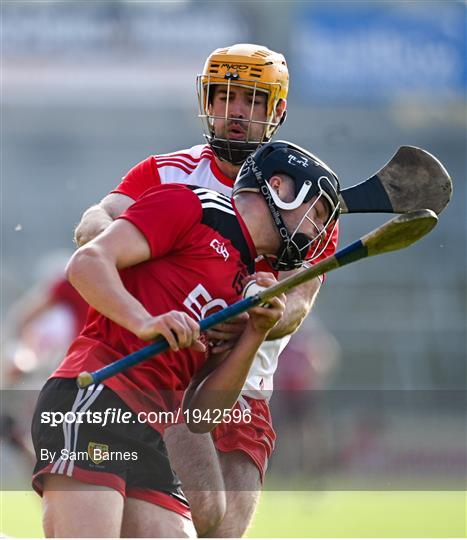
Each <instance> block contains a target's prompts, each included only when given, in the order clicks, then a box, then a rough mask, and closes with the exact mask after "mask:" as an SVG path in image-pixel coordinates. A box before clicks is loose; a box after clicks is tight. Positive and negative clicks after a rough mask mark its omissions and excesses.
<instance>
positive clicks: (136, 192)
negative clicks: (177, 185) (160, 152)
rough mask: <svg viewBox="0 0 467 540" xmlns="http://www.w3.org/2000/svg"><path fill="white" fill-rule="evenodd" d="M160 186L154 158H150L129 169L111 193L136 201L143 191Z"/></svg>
mask: <svg viewBox="0 0 467 540" xmlns="http://www.w3.org/2000/svg"><path fill="white" fill-rule="evenodd" d="M160 184H161V179H160V176H159V171H158V169H157V161H156V157H155V156H150V157H148V158H146V159H145V160H143V161H141V162H140V163H138V164H137V165H135V166H134V167H133V168H132V169H130V170H129V171H128V172H127V173H126V175H125V176H124V177H123V178H122V181H121V182H120V184H118V186H117V187H116V188H115V189H114V190H112V191H111V193H122V194H123V195H127V196H128V197H131V198H132V199H134V200H135V201H136V200H137V199H139V198H140V197H141V195H142V194H143V193H144V192H145V191H147V190H148V189H150V188H153V187H155V186H159V185H160Z"/></svg>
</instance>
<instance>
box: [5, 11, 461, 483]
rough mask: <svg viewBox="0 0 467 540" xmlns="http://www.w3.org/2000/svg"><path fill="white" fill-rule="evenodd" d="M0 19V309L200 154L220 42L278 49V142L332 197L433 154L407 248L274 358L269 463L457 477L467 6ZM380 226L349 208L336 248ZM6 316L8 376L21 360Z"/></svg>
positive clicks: (289, 471)
mask: <svg viewBox="0 0 467 540" xmlns="http://www.w3.org/2000/svg"><path fill="white" fill-rule="evenodd" d="M1 8H2V40H3V41H2V45H3V51H2V72H3V81H2V96H1V99H2V103H1V107H2V130H3V141H2V173H1V180H2V280H3V282H2V311H3V314H4V315H6V314H8V312H9V311H10V310H11V309H12V306H13V305H14V304H15V302H17V301H18V299H19V298H21V297H22V296H23V295H24V294H25V293H26V292H27V291H29V290H30V289H31V288H34V287H35V286H36V285H37V283H38V282H39V281H40V279H39V277H38V267H39V266H40V261H41V260H43V258H44V257H46V256H47V255H48V254H49V253H51V252H54V251H56V250H63V249H65V250H68V251H70V252H71V251H72V250H73V249H74V246H73V242H72V237H73V228H74V226H75V225H76V224H77V223H78V221H79V219H80V216H81V214H82V212H83V211H84V210H85V209H86V208H87V207H88V206H89V205H91V204H93V203H95V202H97V201H98V200H99V199H100V198H102V197H103V196H104V195H105V194H107V193H108V192H109V191H110V190H111V189H112V188H113V187H114V186H115V185H116V184H117V183H118V182H119V181H120V178H121V177H122V175H124V174H125V173H126V172H127V170H128V169H129V168H130V167H131V166H133V165H134V164H136V163H137V162H139V161H140V160H142V159H144V158H145V157H147V156H148V155H149V154H151V153H163V152H169V151H172V150H175V149H179V148H184V147H189V146H192V145H194V144H200V143H202V142H203V140H202V136H201V130H200V127H201V125H200V123H199V120H198V119H197V118H196V115H197V103H196V95H195V84H194V81H195V76H196V74H197V73H199V72H200V71H201V70H202V67H203V63H204V60H205V57H206V55H207V54H208V53H209V52H210V51H211V50H213V49H215V48H217V47H220V46H224V45H228V44H231V43H234V42H257V43H262V44H265V45H267V46H269V47H270V48H272V49H276V50H280V51H282V52H284V53H285V55H286V57H287V59H288V63H289V67H290V72H291V87H290V96H289V98H290V99H289V109H288V110H289V114H288V119H287V122H286V123H285V125H284V126H283V128H282V129H281V131H280V138H282V139H290V140H292V141H294V142H296V143H298V144H300V145H302V146H304V147H306V148H309V149H310V150H311V151H313V152H314V153H315V154H316V155H318V156H319V157H320V158H321V159H323V160H324V161H326V162H327V163H328V164H329V165H330V166H332V168H333V169H334V170H335V171H336V172H337V173H338V175H339V177H340V180H341V184H342V186H344V187H348V186H350V185H352V184H355V183H357V182H360V181H362V180H364V179H366V178H368V177H370V176H371V175H372V174H373V173H374V172H375V171H377V170H378V169H379V168H381V166H382V165H383V164H384V163H385V162H387V161H388V160H389V159H390V157H391V156H392V155H393V153H394V152H395V150H396V149H397V148H398V147H399V146H400V145H402V144H411V145H415V146H420V147H422V148H426V149H427V150H428V151H430V152H432V153H434V154H435V155H436V156H437V157H438V158H439V159H441V161H442V162H443V163H444V164H445V166H446V168H447V169H448V171H449V172H450V174H451V175H452V178H453V181H454V197H453V200H452V201H451V203H450V205H449V207H448V208H447V210H446V211H445V212H444V213H443V214H442V216H441V219H440V223H439V225H438V227H437V228H436V229H435V230H434V231H433V233H432V234H430V235H429V236H428V237H427V238H426V239H424V240H422V241H421V242H420V243H419V244H417V245H416V246H414V247H412V248H410V249H408V250H406V251H404V252H399V253H395V254H390V255H384V256H382V257H379V258H376V259H374V260H369V261H364V262H361V263H357V264H355V265H351V266H349V267H347V268H346V269H344V270H338V271H336V272H335V273H334V272H333V273H331V274H329V275H328V276H327V280H326V283H325V284H324V286H323V288H322V292H321V293H320V296H319V298H318V301H317V305H316V308H315V314H316V320H314V321H307V322H306V323H305V324H304V326H303V329H302V330H301V331H300V333H299V334H297V336H296V338H294V341H293V342H292V344H291V347H290V348H289V349H287V351H286V353H284V357H283V359H282V361H281V366H280V371H279V373H278V377H277V388H278V390H277V392H276V393H275V395H274V397H273V403H272V405H273V409H274V417H275V419H276V424H277V429H278V433H279V437H278V443H277V450H276V454H275V456H274V458H273V460H272V463H271V470H272V471H275V472H276V473H277V475H278V476H280V477H281V478H283V477H284V475H285V476H287V475H289V476H290V477H291V478H296V476H297V475H298V476H299V475H302V477H304V478H305V479H307V480H306V482H308V481H309V480H310V479H312V480H313V481H315V480H316V481H317V482H318V481H319V479H320V478H321V477H322V475H323V474H324V473H326V472H329V471H341V472H342V474H344V473H346V472H349V471H351V470H353V471H363V473H364V472H365V471H366V472H368V471H370V470H373V471H375V473H378V471H380V472H384V474H389V475H392V474H394V475H396V476H397V474H399V476H402V477H404V476H406V473H407V470H410V471H415V472H416V471H417V470H418V471H422V473H420V474H421V475H422V476H423V474H425V473H426V472H427V471H431V472H432V473H433V474H439V475H440V476H443V475H444V474H446V475H447V476H449V475H451V476H453V477H454V478H455V477H456V474H458V470H459V468H462V466H465V440H466V438H465V435H466V428H465V393H463V392H465V380H466V377H465V376H466V369H465V358H466V350H465V343H466V342H465V321H466V318H465V306H466V302H465V267H466V265H465V262H466V253H465V249H466V241H465V240H466V222H465V215H466V213H465V200H466V199H465V184H466V166H465V147H466V146H465V145H466V134H465V99H464V95H465V89H466V67H465V31H464V21H465V4H464V3H463V2H454V1H451V2H424V1H419V2H402V3H401V2H378V3H374V2H359V3H350V2H349V3H346V4H342V3H332V2H326V3H325V4H323V3H321V2H292V1H291V2H274V3H271V4H270V5H269V6H268V9H264V3H263V2H250V3H235V4H229V3H224V2H219V3H215V4H214V3H212V2H209V1H196V2H194V1H172V2H124V1H114V2H112V1H106V2H99V1H95V2H68V1H48V2H36V3H31V2H23V1H21V0H17V1H14V2H2V7H1ZM385 219H386V217H385V216H381V215H378V216H369V215H363V216H343V217H342V220H341V238H340V245H341V246H344V245H345V244H347V243H349V242H351V241H353V240H355V239H356V238H358V237H359V236H361V235H362V234H364V233H366V232H367V231H368V230H369V229H370V228H373V227H375V226H377V225H379V224H381V223H382V222H383V221H384V220H385ZM62 315H63V314H62ZM55 316H57V313H56V314H55V315H54V317H55ZM7 319H8V317H3V321H2V330H3V332H2V333H3V340H2V371H3V373H5V372H8V370H9V369H10V367H11V366H10V362H15V358H16V357H15V356H14V355H13V356H11V355H10V354H9V353H8V351H11V350H12V349H11V346H10V345H11V342H10V341H9V339H10V338H9V337H8V336H9V335H11V334H9V332H6V331H5V329H6V327H5V325H6V322H5V321H6V320H7ZM318 320H319V321H320V323H318V322H317V321H318ZM49 322H50V321H49ZM44 324H45V323H44ZM50 324H51V326H53V324H52V322H50ZM321 338H322V339H323V341H322V342H321V345H320V346H322V347H323V349H322V350H320V352H316V347H317V343H319V340H320V339H321ZM325 338H327V344H326V345H324V343H325V342H326V339H325ZM318 348H319V346H318ZM308 353H310V354H311V359H310V356H309V354H308ZM294 355H295V356H294ZM313 355H314V356H313ZM11 358H13V360H11ZM28 358H29V362H31V361H32V360H31V358H32V357H31V355H29V357H27V356H26V360H24V358H23V367H24V362H26V365H29V364H27V359H28ZM291 358H294V359H293V360H291ZM298 373H299V374H300V375H299V376H298V375H297V374H298ZM297 380H299V381H300V383H301V384H303V383H304V381H305V382H306V385H305V386H304V387H303V386H302V387H300V388H296V387H295V386H294V385H295V384H297ZM281 385H285V387H284V388H281ZM4 386H5V379H4ZM398 445H399V446H398ZM407 467H408V469H407ZM451 476H449V477H450V478H451ZM360 478H364V475H363V476H361V477H360Z"/></svg>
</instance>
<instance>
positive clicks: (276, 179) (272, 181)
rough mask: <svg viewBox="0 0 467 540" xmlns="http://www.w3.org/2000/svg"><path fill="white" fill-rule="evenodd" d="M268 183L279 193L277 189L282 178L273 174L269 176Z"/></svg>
mask: <svg viewBox="0 0 467 540" xmlns="http://www.w3.org/2000/svg"><path fill="white" fill-rule="evenodd" d="M268 183H269V185H270V186H271V187H272V189H273V190H274V191H275V192H276V193H277V194H278V195H279V190H280V188H281V185H282V178H281V177H280V176H279V175H277V174H275V175H274V176H271V178H270V179H269V182H268Z"/></svg>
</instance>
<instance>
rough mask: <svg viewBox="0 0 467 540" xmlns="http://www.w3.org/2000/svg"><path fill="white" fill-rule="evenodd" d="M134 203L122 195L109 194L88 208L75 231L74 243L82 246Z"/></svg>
mask: <svg viewBox="0 0 467 540" xmlns="http://www.w3.org/2000/svg"><path fill="white" fill-rule="evenodd" d="M134 202H135V201H134V200H133V199H132V198H131V197H128V195H123V193H109V194H108V195H107V196H106V197H104V198H103V199H102V201H101V202H100V203H99V204H95V205H94V206H91V207H90V208H88V209H87V210H86V211H85V212H84V214H83V216H82V217H81V221H80V222H79V224H78V226H77V227H76V229H75V243H76V245H77V246H78V247H80V246H84V244H87V243H88V242H89V241H91V240H92V239H93V238H95V237H96V236H97V235H98V234H100V233H101V232H102V231H105V229H107V227H108V226H109V225H110V224H111V223H112V222H113V220H114V219H115V218H117V217H118V216H120V215H121V214H122V213H123V212H124V211H125V210H126V209H127V208H128V207H129V206H131V205H132V204H133V203H134Z"/></svg>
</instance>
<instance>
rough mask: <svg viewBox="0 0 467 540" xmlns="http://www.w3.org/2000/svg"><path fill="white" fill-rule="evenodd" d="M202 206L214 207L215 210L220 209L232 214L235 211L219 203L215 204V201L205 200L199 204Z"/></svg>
mask: <svg viewBox="0 0 467 540" xmlns="http://www.w3.org/2000/svg"><path fill="white" fill-rule="evenodd" d="M201 206H202V208H204V209H207V208H215V209H216V210H221V211H222V212H225V213H226V214H232V216H235V215H236V214H235V212H234V211H233V210H231V209H229V208H226V207H225V206H221V205H220V204H216V203H215V202H205V203H202V204H201Z"/></svg>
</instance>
